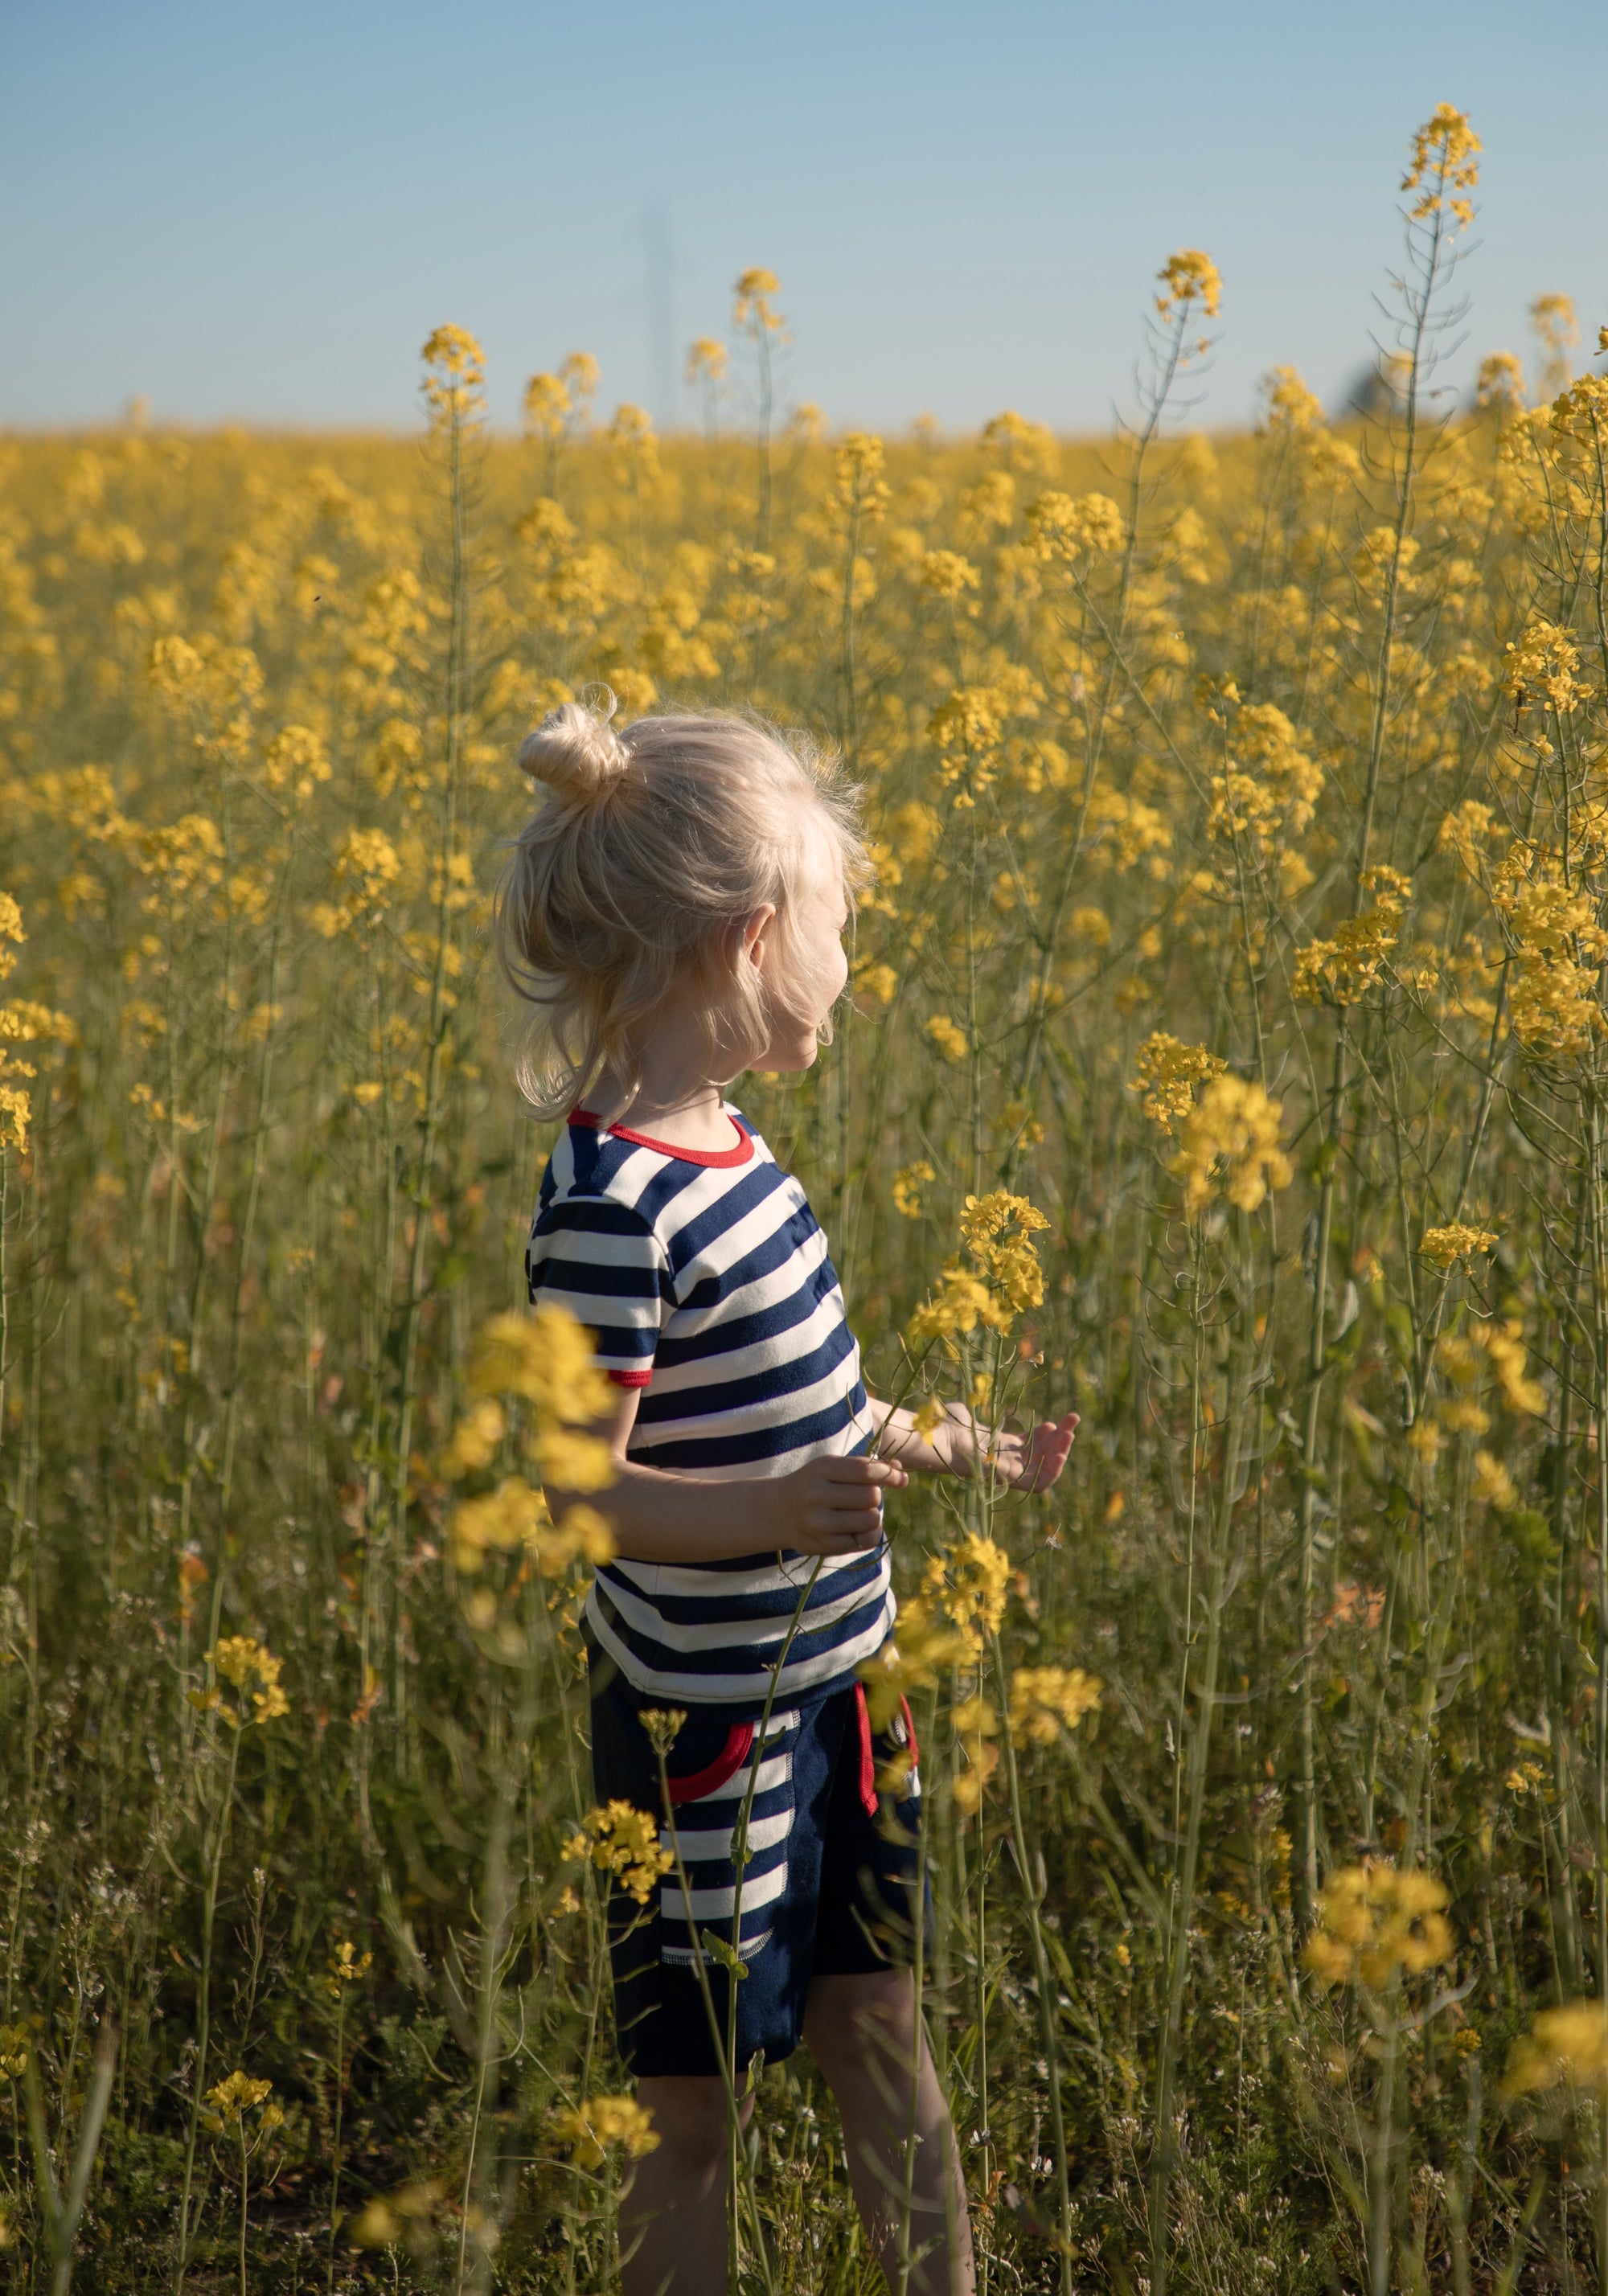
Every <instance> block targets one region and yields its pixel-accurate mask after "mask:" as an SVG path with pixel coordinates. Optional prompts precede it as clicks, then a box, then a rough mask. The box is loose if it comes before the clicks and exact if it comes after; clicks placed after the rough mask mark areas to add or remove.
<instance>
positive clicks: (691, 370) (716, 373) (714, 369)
mask: <svg viewBox="0 0 1608 2296" xmlns="http://www.w3.org/2000/svg"><path fill="white" fill-rule="evenodd" d="M724 373H726V345H725V344H724V343H718V342H717V341H716V340H714V338H713V336H712V335H700V336H698V337H697V339H696V340H694V341H693V342H692V343H691V344H689V346H688V348H687V355H686V379H687V381H689V382H709V383H714V382H718V381H719V380H720V378H721V376H722V375H723V374H724Z"/></svg>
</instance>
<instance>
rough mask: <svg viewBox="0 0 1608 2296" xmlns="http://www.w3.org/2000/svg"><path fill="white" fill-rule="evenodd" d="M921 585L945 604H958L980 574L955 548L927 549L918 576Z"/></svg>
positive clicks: (977, 581)
mask: <svg viewBox="0 0 1608 2296" xmlns="http://www.w3.org/2000/svg"><path fill="white" fill-rule="evenodd" d="M919 580H920V583H921V586H922V588H923V590H925V591H926V592H927V593H928V594H929V595H930V596H931V597H934V598H941V599H942V600H943V601H944V603H946V604H947V605H950V606H954V605H958V604H959V603H960V601H961V599H962V598H963V597H964V595H965V594H966V592H967V591H968V590H975V589H976V587H977V586H978V584H979V582H980V580H981V576H980V574H979V572H978V570H977V569H976V567H975V566H973V565H972V562H971V560H970V559H969V558H963V557H962V556H961V554H960V553H959V552H958V551H956V550H929V551H928V552H927V553H926V555H925V556H924V557H923V560H922V563H921V573H920V576H919Z"/></svg>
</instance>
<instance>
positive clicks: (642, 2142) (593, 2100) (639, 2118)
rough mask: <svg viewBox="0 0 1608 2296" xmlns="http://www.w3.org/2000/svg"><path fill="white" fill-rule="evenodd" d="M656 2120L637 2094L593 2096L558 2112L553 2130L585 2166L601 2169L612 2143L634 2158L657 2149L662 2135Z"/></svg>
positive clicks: (641, 2156)
mask: <svg viewBox="0 0 1608 2296" xmlns="http://www.w3.org/2000/svg"><path fill="white" fill-rule="evenodd" d="M652 2123H653V2116H652V2113H651V2112H649V2110H648V2108H647V2106H646V2105H645V2104H638V2103H637V2102H636V2098H635V2097H634V2096H589V2097H588V2098H587V2101H586V2103H584V2104H578V2105H575V2106H573V2107H572V2108H571V2109H570V2110H569V2111H568V2112H561V2113H559V2114H557V2115H556V2117H555V2118H554V2124H553V2130H554V2136H555V2137H556V2138H557V2140H558V2142H559V2143H560V2144H564V2145H567V2146H569V2147H570V2150H571V2151H572V2152H573V2153H574V2154H575V2157H576V2159H577V2160H578V2161H579V2163H580V2165H581V2167H582V2168H583V2169H599V2168H601V2167H602V2166H603V2160H604V2157H605V2155H606V2153H607V2152H608V2148H609V2147H610V2145H611V2144H620V2145H623V2146H624V2147H625V2150H626V2153H627V2154H628V2157H629V2158H630V2159H631V2160H633V2161H640V2160H641V2159H642V2158H643V2156H644V2153H652V2152H653V2151H654V2150H655V2149H656V2148H657V2146H658V2145H659V2144H660V2136H659V2132H658V2130H657V2129H656V2128H654V2127H653V2125H652Z"/></svg>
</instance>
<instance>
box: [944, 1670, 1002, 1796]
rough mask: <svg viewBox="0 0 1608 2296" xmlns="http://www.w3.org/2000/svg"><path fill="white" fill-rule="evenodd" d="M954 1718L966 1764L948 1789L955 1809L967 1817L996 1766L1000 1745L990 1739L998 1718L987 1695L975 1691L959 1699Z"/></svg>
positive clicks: (995, 1736) (996, 1733)
mask: <svg viewBox="0 0 1608 2296" xmlns="http://www.w3.org/2000/svg"><path fill="white" fill-rule="evenodd" d="M954 1719H955V1731H956V1737H957V1738H958V1739H959V1741H960V1743H961V1745H962V1747H963V1748H964V1751H965V1756H966V1767H965V1768H964V1770H961V1771H959V1772H957V1773H956V1778H955V1782H954V1784H953V1786H952V1787H951V1789H950V1791H951V1792H952V1793H953V1795H954V1798H955V1806H956V1809H958V1810H960V1811H962V1812H963V1813H964V1815H965V1816H968V1817H969V1816H975V1814H976V1812H977V1810H978V1809H979V1808H980V1807H981V1804H982V1798H983V1793H984V1792H985V1790H986V1788H987V1786H988V1783H989V1779H990V1778H991V1777H992V1776H993V1775H994V1773H995V1771H996V1770H997V1768H998V1767H999V1749H998V1747H997V1745H995V1744H994V1743H993V1741H994V1740H995V1739H996V1738H997V1736H998V1734H999V1718H998V1716H997V1714H996V1713H995V1711H994V1709H993V1708H992V1706H991V1705H990V1704H989V1702H988V1700H987V1699H986V1698H984V1697H982V1696H980V1695H979V1694H974V1695H973V1696H972V1697H970V1698H964V1699H963V1700H962V1701H961V1702H960V1704H959V1705H958V1706H957V1707H956V1709H955V1717H954Z"/></svg>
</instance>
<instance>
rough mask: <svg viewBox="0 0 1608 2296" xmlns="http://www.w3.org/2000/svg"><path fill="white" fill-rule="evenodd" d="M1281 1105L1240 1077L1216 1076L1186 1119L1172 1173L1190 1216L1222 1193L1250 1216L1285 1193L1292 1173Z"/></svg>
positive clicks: (1293, 1172)
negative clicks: (1179, 1183) (1270, 1196)
mask: <svg viewBox="0 0 1608 2296" xmlns="http://www.w3.org/2000/svg"><path fill="white" fill-rule="evenodd" d="M1282 1114H1283V1108H1282V1104H1281V1103H1279V1102H1278V1101H1276V1100H1272V1099H1270V1098H1269V1097H1268V1094H1267V1093H1266V1092H1265V1091H1264V1090H1263V1088H1262V1087H1261V1086H1260V1085H1259V1084H1255V1083H1251V1082H1248V1081H1247V1080H1246V1079H1245V1078H1243V1077H1235V1076H1227V1075H1224V1076H1214V1077H1212V1078H1210V1080H1209V1081H1208V1083H1207V1085H1206V1088H1205V1090H1204V1091H1203V1092H1202V1095H1201V1097H1200V1099H1199V1100H1198V1101H1197V1102H1196V1103H1195V1104H1194V1107H1193V1108H1191V1109H1190V1111H1188V1113H1187V1115H1186V1116H1185V1118H1184V1121H1183V1127H1182V1137H1181V1140H1180V1144H1179V1147H1178V1152H1177V1155H1176V1156H1175V1157H1174V1158H1173V1160H1172V1164H1171V1167H1170V1169H1172V1171H1173V1172H1174V1173H1175V1174H1177V1177H1179V1178H1180V1179H1182V1180H1183V1182H1184V1184H1185V1186H1184V1202H1185V1210H1187V1211H1188V1212H1190V1213H1191V1215H1193V1214H1194V1213H1196V1212H1198V1211H1200V1210H1202V1209H1203V1208H1204V1206H1205V1205H1207V1204H1208V1203H1210V1201H1211V1199H1212V1196H1213V1195H1214V1193H1219V1192H1220V1193H1222V1194H1223V1195H1224V1196H1226V1197H1227V1200H1228V1201H1229V1202H1230V1203H1231V1204H1234V1205H1235V1206H1236V1207H1237V1209H1238V1210H1241V1211H1243V1212H1253V1211H1255V1210H1256V1209H1257V1207H1258V1205H1259V1204H1260V1203H1261V1202H1262V1201H1263V1200H1264V1199H1265V1198H1266V1197H1267V1195H1268V1193H1269V1192H1276V1191H1277V1190H1278V1189H1280V1188H1287V1187H1288V1186H1289V1185H1290V1183H1291V1181H1292V1179H1293V1178H1294V1177H1295V1168H1294V1167H1293V1165H1292V1163H1291V1161H1290V1159H1289V1157H1288V1156H1286V1155H1285V1153H1284V1147H1283V1145H1282V1140H1281V1135H1280V1131H1279V1119H1280V1117H1281V1115H1282Z"/></svg>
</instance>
